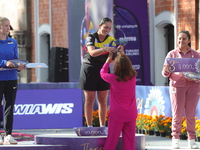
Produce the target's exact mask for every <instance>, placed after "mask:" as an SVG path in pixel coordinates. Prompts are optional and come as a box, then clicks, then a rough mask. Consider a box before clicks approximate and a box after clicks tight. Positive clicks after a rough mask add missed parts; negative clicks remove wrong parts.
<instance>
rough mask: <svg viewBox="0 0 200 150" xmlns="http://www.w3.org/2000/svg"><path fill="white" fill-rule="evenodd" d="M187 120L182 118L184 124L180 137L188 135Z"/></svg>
mask: <svg viewBox="0 0 200 150" xmlns="http://www.w3.org/2000/svg"><path fill="white" fill-rule="evenodd" d="M186 126H187V124H186V119H185V117H182V124H181V131H180V135H187V129H186Z"/></svg>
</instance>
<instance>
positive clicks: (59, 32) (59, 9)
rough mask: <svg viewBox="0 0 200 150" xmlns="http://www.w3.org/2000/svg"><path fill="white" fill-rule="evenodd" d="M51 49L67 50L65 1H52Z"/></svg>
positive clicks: (66, 5)
mask: <svg viewBox="0 0 200 150" xmlns="http://www.w3.org/2000/svg"><path fill="white" fill-rule="evenodd" d="M52 2H53V4H52V6H53V7H52V20H53V22H52V28H53V29H52V32H53V37H52V38H53V41H52V42H53V44H52V46H53V47H64V48H68V23H67V20H68V11H67V8H68V4H67V0H52Z"/></svg>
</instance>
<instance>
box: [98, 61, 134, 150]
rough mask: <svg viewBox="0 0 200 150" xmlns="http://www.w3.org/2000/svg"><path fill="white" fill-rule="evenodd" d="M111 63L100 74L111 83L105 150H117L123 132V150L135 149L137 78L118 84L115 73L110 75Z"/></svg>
mask: <svg viewBox="0 0 200 150" xmlns="http://www.w3.org/2000/svg"><path fill="white" fill-rule="evenodd" d="M108 68H109V63H105V64H104V66H103V67H102V69H101V71H100V74H101V77H102V79H104V80H105V81H107V82H108V83H110V112H109V119H108V137H107V140H106V144H105V147H104V150H115V148H116V145H117V143H118V140H119V136H120V133H121V131H122V138H123V150H134V149H135V129H136V127H135V123H136V117H137V107H136V94H135V90H136V78H135V77H134V78H132V79H131V80H128V81H127V82H123V81H121V82H118V81H116V77H117V76H115V75H114V74H113V73H108Z"/></svg>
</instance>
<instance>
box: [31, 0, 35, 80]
mask: <svg viewBox="0 0 200 150" xmlns="http://www.w3.org/2000/svg"><path fill="white" fill-rule="evenodd" d="M34 1H35V0H31V29H32V30H31V40H32V41H31V44H32V45H31V46H32V49H31V62H35V26H34V24H35V20H34V17H35V13H34ZM31 81H32V82H35V81H36V78H35V69H31Z"/></svg>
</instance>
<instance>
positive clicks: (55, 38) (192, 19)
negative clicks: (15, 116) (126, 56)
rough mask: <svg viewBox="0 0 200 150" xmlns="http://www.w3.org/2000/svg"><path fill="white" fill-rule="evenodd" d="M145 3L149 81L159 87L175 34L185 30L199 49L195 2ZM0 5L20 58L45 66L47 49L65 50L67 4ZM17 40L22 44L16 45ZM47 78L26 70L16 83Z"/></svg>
mask: <svg viewBox="0 0 200 150" xmlns="http://www.w3.org/2000/svg"><path fill="white" fill-rule="evenodd" d="M113 2H114V1H113ZM147 3H148V6H149V7H148V8H149V33H147V36H149V41H150V54H151V56H150V62H151V81H152V84H153V85H158V86H163V85H167V82H168V81H167V79H166V78H164V77H162V75H161V70H162V65H163V61H164V59H165V56H166V54H167V52H168V51H169V50H171V49H173V48H174V47H176V37H177V33H178V32H179V31H181V30H188V31H189V32H190V33H191V40H192V42H191V45H192V48H193V49H199V21H198V20H199V1H198V0H148V1H147ZM0 5H1V6H3V7H2V9H1V10H0V15H1V16H2V15H3V16H6V17H8V18H9V19H10V20H11V24H12V27H13V31H12V35H13V37H15V38H16V39H17V40H18V42H19V50H20V55H21V58H24V59H27V60H29V61H30V62H44V63H46V64H49V54H50V48H51V47H63V48H68V46H69V45H68V34H67V33H68V15H69V14H68V0H10V1H7V0H1V1H0ZM11 6H15V7H11ZM133 7H134V6H133ZM15 8H17V9H15ZM9 9H10V11H6V10H9ZM5 12H6V13H5ZM13 16H14V17H13ZM70 30H73V29H70ZM20 38H22V39H24V40H21V41H22V42H20ZM48 75H49V74H48V70H47V69H46V70H45V69H41V70H40V69H31V70H26V71H24V72H22V73H21V74H20V76H21V78H20V82H22V83H26V82H46V81H48Z"/></svg>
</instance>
